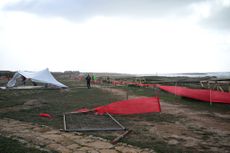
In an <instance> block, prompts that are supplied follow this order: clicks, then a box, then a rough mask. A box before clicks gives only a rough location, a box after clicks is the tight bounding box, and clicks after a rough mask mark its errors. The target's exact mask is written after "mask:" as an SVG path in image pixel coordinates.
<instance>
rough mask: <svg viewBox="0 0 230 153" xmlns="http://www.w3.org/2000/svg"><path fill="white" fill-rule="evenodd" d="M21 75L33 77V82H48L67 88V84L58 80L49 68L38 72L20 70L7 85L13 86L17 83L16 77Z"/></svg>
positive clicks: (28, 77)
mask: <svg viewBox="0 0 230 153" xmlns="http://www.w3.org/2000/svg"><path fill="white" fill-rule="evenodd" d="M21 76H24V77H26V78H27V79H31V80H32V81H33V82H39V83H47V84H52V85H54V86H57V87H60V88H67V86H66V85H64V84H62V83H60V82H58V81H57V80H56V79H55V78H54V77H53V75H52V74H51V73H50V72H49V70H48V68H46V69H44V70H41V71H38V72H28V71H18V72H16V73H15V74H14V76H13V78H12V79H11V80H10V81H9V82H8V83H7V87H13V86H15V84H16V79H18V78H20V77H21Z"/></svg>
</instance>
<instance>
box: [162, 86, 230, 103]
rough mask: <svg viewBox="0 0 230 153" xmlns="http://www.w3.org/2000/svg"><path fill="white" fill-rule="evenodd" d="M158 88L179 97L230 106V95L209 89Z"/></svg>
mask: <svg viewBox="0 0 230 153" xmlns="http://www.w3.org/2000/svg"><path fill="white" fill-rule="evenodd" d="M158 87H159V88H160V89H162V90H164V91H167V92H170V93H173V94H175V95H178V96H183V97H188V98H193V99H197V100H201V101H206V102H215V103H226V104H230V93H228V92H220V91H215V90H207V89H190V88H186V87H178V86H161V85H158Z"/></svg>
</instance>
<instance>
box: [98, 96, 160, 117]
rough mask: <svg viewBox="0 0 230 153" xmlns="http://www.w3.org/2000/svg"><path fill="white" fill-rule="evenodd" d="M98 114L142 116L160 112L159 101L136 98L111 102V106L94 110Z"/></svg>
mask: <svg viewBox="0 0 230 153" xmlns="http://www.w3.org/2000/svg"><path fill="white" fill-rule="evenodd" d="M94 110H95V111H96V112H97V113H98V114H105V113H110V114H121V115H129V114H143V113H151V112H160V111H161V107H160V101H159V98H158V97H150V98H136V99H129V100H123V101H117V102H113V103H111V104H108V105H105V106H100V107H97V108H95V109H94Z"/></svg>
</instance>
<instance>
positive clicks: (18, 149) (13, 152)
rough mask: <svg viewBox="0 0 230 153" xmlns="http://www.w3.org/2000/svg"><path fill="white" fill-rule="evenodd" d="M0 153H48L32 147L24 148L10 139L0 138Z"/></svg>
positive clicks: (20, 143)
mask: <svg viewBox="0 0 230 153" xmlns="http://www.w3.org/2000/svg"><path fill="white" fill-rule="evenodd" d="M0 152H1V153H48V152H47V151H42V150H39V149H36V148H33V147H26V145H25V144H23V143H22V142H19V141H18V140H14V139H11V138H6V137H3V136H0ZM53 153H54V152H53Z"/></svg>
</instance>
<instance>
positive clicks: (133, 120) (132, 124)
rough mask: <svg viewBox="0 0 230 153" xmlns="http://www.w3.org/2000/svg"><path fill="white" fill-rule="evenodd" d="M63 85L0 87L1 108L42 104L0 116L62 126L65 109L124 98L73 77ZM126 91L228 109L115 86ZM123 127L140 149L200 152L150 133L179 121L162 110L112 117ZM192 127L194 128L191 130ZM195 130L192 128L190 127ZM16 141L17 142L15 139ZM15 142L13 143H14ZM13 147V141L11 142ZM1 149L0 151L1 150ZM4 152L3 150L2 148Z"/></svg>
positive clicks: (109, 136) (110, 134) (160, 152)
mask: <svg viewBox="0 0 230 153" xmlns="http://www.w3.org/2000/svg"><path fill="white" fill-rule="evenodd" d="M62 82H63V83H64V84H66V85H68V86H69V87H70V90H69V91H65V90H50V89H46V90H44V89H36V90H0V94H1V97H0V108H7V107H13V106H17V105H23V104H24V103H25V102H27V101H29V100H31V99H36V100H37V101H39V102H41V103H42V106H41V107H36V108H32V109H28V110H20V111H15V112H13V113H12V112H5V113H3V112H2V113H1V112H0V118H4V117H8V118H13V119H17V120H21V121H26V122H31V123H38V124H40V125H48V126H52V127H54V128H57V129H60V128H63V118H62V114H63V113H64V112H70V111H74V110H76V109H80V108H83V107H86V108H94V107H97V106H101V105H105V104H108V103H111V102H113V101H118V100H123V98H124V97H122V96H120V97H119V96H117V95H113V94H112V93H109V92H107V91H103V90H101V89H97V88H92V89H87V88H79V86H81V87H83V86H84V85H85V84H84V82H83V83H81V82H76V81H72V80H63V81H62ZM114 88H119V89H126V90H128V93H129V95H137V96H149V97H150V96H157V95H159V96H160V98H161V99H162V100H163V101H165V102H168V103H174V104H176V103H181V104H184V105H185V106H188V107H190V108H192V109H193V110H205V111H206V110H208V111H214V112H218V111H229V107H230V106H228V105H221V104H213V105H212V106H210V105H209V103H205V102H199V101H194V100H191V99H186V98H181V97H178V96H175V95H173V94H169V93H166V92H163V91H158V90H157V89H155V88H142V87H133V86H132V87H114ZM40 113H49V114H51V115H52V116H53V118H52V119H48V118H42V117H39V114H40ZM115 118H116V119H117V120H118V121H120V122H121V123H122V124H123V125H124V126H125V127H127V128H129V129H132V130H133V131H132V132H131V133H130V134H129V135H128V136H127V137H125V138H124V139H122V141H123V142H126V143H128V144H132V145H136V146H139V147H142V148H151V149H154V150H156V151H157V152H158V153H164V152H165V153H166V152H171V153H178V152H188V153H189V152H199V151H196V150H195V148H193V149H191V148H183V147H182V146H181V145H169V144H168V143H167V141H166V140H164V139H163V138H159V137H157V136H156V135H154V134H152V133H150V131H149V129H151V128H152V127H154V125H155V124H160V123H170V124H173V123H175V122H180V120H181V117H179V116H175V115H171V114H165V113H149V114H142V115H125V116H119V115H117V116H115ZM191 130H193V129H191ZM193 131H194V130H193ZM119 133H120V132H89V133H87V134H92V135H96V136H99V137H104V138H107V139H109V140H112V139H114V138H115V137H117V136H118V135H119ZM202 134H203V140H206V139H209V137H208V136H209V135H210V134H211V133H202ZM14 143H16V142H14ZM15 145H16V144H15ZM13 146H14V144H13ZM0 152H1V150H0ZM2 152H3V151H2Z"/></svg>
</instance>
